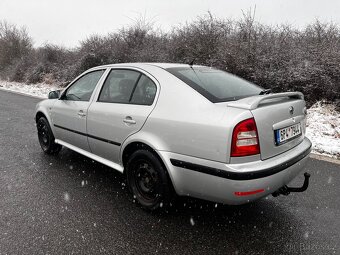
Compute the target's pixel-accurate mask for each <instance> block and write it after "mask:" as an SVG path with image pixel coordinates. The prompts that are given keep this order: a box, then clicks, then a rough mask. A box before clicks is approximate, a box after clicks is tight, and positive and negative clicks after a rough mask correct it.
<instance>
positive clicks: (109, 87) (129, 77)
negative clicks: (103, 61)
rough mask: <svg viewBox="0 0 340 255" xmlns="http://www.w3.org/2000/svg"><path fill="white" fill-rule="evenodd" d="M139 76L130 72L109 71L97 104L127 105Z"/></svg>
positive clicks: (137, 73)
mask: <svg viewBox="0 0 340 255" xmlns="http://www.w3.org/2000/svg"><path fill="white" fill-rule="evenodd" d="M140 76H141V74H140V73H139V72H136V71H132V70H119V69H117V70H111V72H110V74H109V76H108V77H107V79H106V80H105V83H104V85H103V88H102V91H101V92H100V95H99V99H98V101H99V102H107V103H123V104H126V103H129V102H130V98H131V95H132V92H133V89H134V87H135V85H136V83H137V82H138V80H139V78H140Z"/></svg>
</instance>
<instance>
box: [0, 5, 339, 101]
mask: <svg viewBox="0 0 340 255" xmlns="http://www.w3.org/2000/svg"><path fill="white" fill-rule="evenodd" d="M4 31H5V32H4ZM6 31H7V32H6ZM8 41H10V42H15V43H14V44H13V45H16V46H11V45H12V44H9V43H8ZM17 49H20V50H19V51H17ZM192 60H195V63H197V64H204V65H208V66H214V67H217V68H220V69H223V70H227V71H229V72H231V73H234V74H237V75H239V76H241V77H243V78H246V79H248V80H250V81H252V82H254V83H257V84H258V85H260V86H263V87H265V88H271V89H272V90H273V91H275V92H279V91H292V90H298V91H302V92H303V93H304V94H305V95H306V99H307V102H308V104H309V105H311V104H313V103H314V102H315V101H316V100H321V99H326V100H329V101H333V102H339V101H340V85H339V84H340V27H339V25H337V24H334V23H323V22H321V21H320V20H315V22H314V23H312V24H310V25H308V26H307V27H306V28H305V29H296V28H294V27H293V26H291V25H289V24H283V25H277V26H268V25H263V24H260V23H258V22H257V21H256V17H255V9H250V10H248V11H245V12H243V17H242V18H241V19H239V20H231V19H218V18H216V17H215V16H213V15H212V14H211V13H207V14H206V15H203V16H201V17H197V19H196V20H195V21H193V22H190V23H186V24H184V25H181V26H178V27H175V28H173V29H172V31H171V32H169V33H163V32H162V31H160V30H159V29H158V30H157V29H154V24H153V23H152V22H149V21H147V20H146V19H145V18H143V17H140V18H138V19H136V20H134V23H133V25H131V26H129V27H124V28H122V29H120V30H118V31H117V32H115V33H110V34H108V35H106V36H100V35H93V36H90V37H89V38H87V39H85V40H83V41H81V42H80V46H79V47H78V48H76V49H74V50H68V49H65V48H61V47H58V46H55V45H45V46H43V47H40V48H37V49H32V44H31V39H30V38H29V36H28V35H27V33H26V32H25V30H22V29H21V30H20V29H17V28H16V27H15V26H11V25H8V24H7V23H4V22H2V23H0V69H1V68H2V69H3V70H5V69H6V70H7V73H6V74H7V76H6V77H10V79H14V80H20V81H26V82H32V83H34V82H40V81H48V82H60V83H66V82H68V81H70V80H71V79H72V78H73V77H74V76H76V75H77V74H79V73H81V72H82V71H84V70H86V69H88V68H91V67H93V66H97V65H104V64H110V63H120V62H178V63H189V62H191V61H192ZM1 61H2V62H1ZM8 73H9V74H11V75H8ZM0 75H2V77H4V71H2V72H1V73H0Z"/></svg>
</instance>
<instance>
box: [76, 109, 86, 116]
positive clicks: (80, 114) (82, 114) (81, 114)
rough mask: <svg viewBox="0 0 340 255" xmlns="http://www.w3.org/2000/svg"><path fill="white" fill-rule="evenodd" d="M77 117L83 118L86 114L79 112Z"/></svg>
mask: <svg viewBox="0 0 340 255" xmlns="http://www.w3.org/2000/svg"><path fill="white" fill-rule="evenodd" d="M78 115H79V116H80V117H84V116H86V113H84V111H83V110H79V112H78Z"/></svg>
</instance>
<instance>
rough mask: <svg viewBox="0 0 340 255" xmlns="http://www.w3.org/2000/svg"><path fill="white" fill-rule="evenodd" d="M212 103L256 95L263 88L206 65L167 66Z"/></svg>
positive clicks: (169, 70) (168, 69) (172, 72)
mask: <svg viewBox="0 0 340 255" xmlns="http://www.w3.org/2000/svg"><path fill="white" fill-rule="evenodd" d="M166 70H167V71H168V72H170V73H171V74H173V75H174V76H176V77H177V78H179V79H180V80H182V81H183V82H185V83H186V84H188V85H189V86H190V87H192V88H193V89H195V90H196V91H197V92H199V93H200V94H202V95H203V96H204V97H206V98H207V99H208V100H210V101H211V102H213V103H218V102H225V101H232V100H238V99H241V98H245V97H248V96H253V95H258V94H259V93H260V92H261V91H262V90H263V89H262V88H261V87H259V86H257V85H255V84H253V83H250V82H248V81H246V80H243V79H241V78H239V77H237V76H235V75H232V74H230V73H227V72H224V71H221V70H217V69H213V68H208V67H194V68H191V67H175V68H167V69H166Z"/></svg>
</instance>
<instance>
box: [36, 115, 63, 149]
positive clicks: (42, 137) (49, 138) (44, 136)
mask: <svg viewBox="0 0 340 255" xmlns="http://www.w3.org/2000/svg"><path fill="white" fill-rule="evenodd" d="M37 129H38V138H39V143H40V147H41V149H42V150H43V151H44V152H45V153H46V154H49V155H55V154H58V153H59V151H60V150H61V148H62V146H61V145H59V144H56V143H55V142H54V136H53V133H52V130H51V127H50V125H49V123H48V121H47V119H46V118H45V117H41V118H40V119H39V120H38V121H37Z"/></svg>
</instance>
